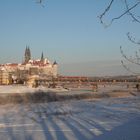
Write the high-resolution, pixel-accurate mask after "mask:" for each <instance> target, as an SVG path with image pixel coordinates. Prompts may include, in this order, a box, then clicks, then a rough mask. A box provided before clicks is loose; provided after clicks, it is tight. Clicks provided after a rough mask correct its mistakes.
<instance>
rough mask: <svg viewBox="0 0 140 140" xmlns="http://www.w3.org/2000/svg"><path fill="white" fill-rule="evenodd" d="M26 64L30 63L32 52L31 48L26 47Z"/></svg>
mask: <svg viewBox="0 0 140 140" xmlns="http://www.w3.org/2000/svg"><path fill="white" fill-rule="evenodd" d="M24 56H25V61H24V62H25V63H28V62H29V60H30V59H31V51H30V48H29V47H27V46H26V49H25V54H24Z"/></svg>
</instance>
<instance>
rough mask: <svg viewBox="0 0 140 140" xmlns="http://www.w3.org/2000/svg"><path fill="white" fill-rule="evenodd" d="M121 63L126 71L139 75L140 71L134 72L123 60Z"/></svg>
mask: <svg viewBox="0 0 140 140" xmlns="http://www.w3.org/2000/svg"><path fill="white" fill-rule="evenodd" d="M121 63H122V66H123V67H124V68H125V69H126V70H127V71H128V72H131V73H133V74H136V75H139V74H140V73H137V72H134V71H133V70H131V69H130V68H129V67H127V66H126V65H125V64H124V62H123V61H121Z"/></svg>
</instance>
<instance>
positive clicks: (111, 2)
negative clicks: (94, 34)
mask: <svg viewBox="0 0 140 140" xmlns="http://www.w3.org/2000/svg"><path fill="white" fill-rule="evenodd" d="M113 2H114V0H111V1H110V3H109V5H108V6H107V8H106V9H105V10H104V12H103V13H102V14H101V15H100V16H98V17H99V19H100V22H101V24H103V25H105V26H106V24H105V23H104V22H103V17H104V16H105V15H106V13H107V12H108V11H109V10H110V8H111V6H112V4H113Z"/></svg>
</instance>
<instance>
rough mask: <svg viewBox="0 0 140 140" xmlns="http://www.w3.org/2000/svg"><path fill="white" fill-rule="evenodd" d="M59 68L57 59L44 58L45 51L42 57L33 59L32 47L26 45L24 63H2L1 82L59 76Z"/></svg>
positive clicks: (8, 82)
mask: <svg viewBox="0 0 140 140" xmlns="http://www.w3.org/2000/svg"><path fill="white" fill-rule="evenodd" d="M57 69H58V64H57V63H56V61H54V62H53V63H51V62H50V61H49V60H48V59H47V58H44V55H43V52H42V54H41V58H40V59H37V60H33V59H31V51H30V48H29V47H28V46H26V49H25V54H24V61H23V62H22V63H20V64H18V63H7V64H0V84H12V83H19V82H28V81H30V79H32V77H37V78H48V77H57ZM34 79H36V78H34Z"/></svg>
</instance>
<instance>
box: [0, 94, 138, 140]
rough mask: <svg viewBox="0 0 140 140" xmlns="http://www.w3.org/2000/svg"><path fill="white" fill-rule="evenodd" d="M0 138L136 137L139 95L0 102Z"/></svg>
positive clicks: (87, 139) (80, 139)
mask: <svg viewBox="0 0 140 140" xmlns="http://www.w3.org/2000/svg"><path fill="white" fill-rule="evenodd" d="M0 140H140V96H133V97H132V96H131V97H126V98H107V99H101V100H79V101H64V102H51V103H42V104H17V105H12V104H7V105H0Z"/></svg>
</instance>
